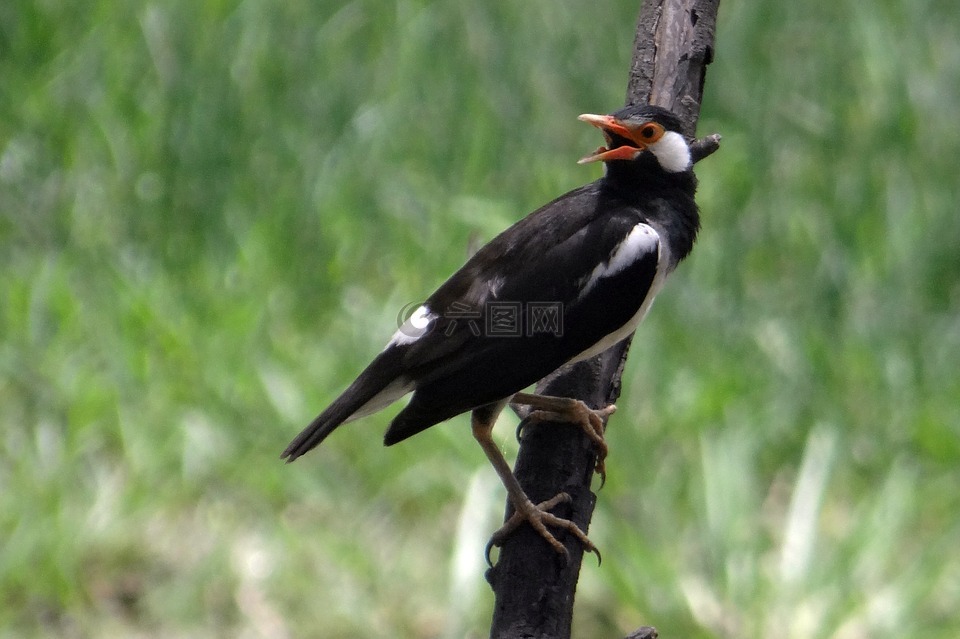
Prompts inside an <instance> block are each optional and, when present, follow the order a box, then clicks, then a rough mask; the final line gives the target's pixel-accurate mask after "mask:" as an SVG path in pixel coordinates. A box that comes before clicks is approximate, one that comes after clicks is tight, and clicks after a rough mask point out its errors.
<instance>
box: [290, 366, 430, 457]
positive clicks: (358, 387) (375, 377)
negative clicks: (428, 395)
mask: <svg viewBox="0 0 960 639" xmlns="http://www.w3.org/2000/svg"><path fill="white" fill-rule="evenodd" d="M394 355H395V354H394V353H391V352H390V349H388V350H387V351H384V352H383V353H381V354H380V356H378V357H377V358H376V359H374V360H373V362H372V363H371V364H370V365H369V366H368V367H367V368H366V370H364V371H363V372H362V373H360V376H359V377H357V379H356V380H354V382H353V383H352V384H350V386H349V388H347V390H345V391H344V392H343V393H342V394H341V395H340V397H338V398H337V399H336V400H334V402H333V403H332V404H330V406H328V407H327V409H326V410H324V411H323V412H322V413H320V414H319V415H318V416H317V417H316V418H315V419H314V420H313V421H312V422H310V424H309V425H308V426H307V427H306V428H304V429H303V430H302V431H301V432H300V434H299V435H297V436H296V437H295V438H294V439H293V441H292V442H290V445H289V446H287V448H286V449H285V450H284V451H283V454H281V455H280V457H281V459H286V460H287V461H288V462H292V461H293V460H295V459H296V458H297V457H300V456H301V455H303V454H304V453H306V452H308V451H310V450H311V449H313V448H315V447H316V446H318V445H319V444H320V442H322V441H323V440H324V439H326V438H327V435H329V434H330V433H332V432H333V431H334V430H336V428H337V427H338V426H340V424H343V423H346V422H349V421H352V420H354V419H357V418H359V417H363V416H365V415H369V414H370V413H375V412H376V411H378V410H380V409H382V408H386V407H387V406H389V405H390V404H392V403H393V402H395V401H396V400H398V399H400V398H401V397H403V396H404V395H406V394H407V393H409V392H410V391H411V390H413V387H412V384H409V382H407V380H406V379H405V378H404V377H403V376H402V375H401V372H400V365H399V361H398V360H399V358H397V357H394Z"/></svg>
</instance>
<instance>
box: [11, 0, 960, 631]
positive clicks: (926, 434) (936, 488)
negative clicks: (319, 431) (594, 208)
mask: <svg viewBox="0 0 960 639" xmlns="http://www.w3.org/2000/svg"><path fill="white" fill-rule="evenodd" d="M637 11H638V5H637V3H636V2H627V1H625V0H620V1H618V2H613V3H607V4H605V5H604V6H602V7H601V6H598V5H595V4H593V5H591V4H589V3H572V2H557V1H556V0H528V1H526V2H513V3H509V4H506V3H501V4H500V5H493V4H491V3H475V2H460V1H457V0H449V1H439V0H436V1H426V0H399V1H397V2H394V3H384V2H374V1H373V0H355V1H353V2H346V3H333V2H326V1H319V2H306V1H304V0H293V1H289V2H276V1H273V0H248V1H246V2H235V1H230V0H214V1H210V2H199V3H198V2H187V1H185V0H172V1H170V2H166V3H147V2H136V1H133V0H131V1H124V0H119V1H114V2H96V1H94V2H83V3H81V2H70V1H66V2H60V1H53V0H34V1H32V2H27V1H25V0H8V1H7V2H4V3H3V4H2V6H0V87H2V90H0V247H2V250H0V269H2V278H0V428H2V433H3V436H2V441H0V637H49V636H63V637H114V636H141V637H147V636H149V637H173V636H190V637H237V636H241V637H256V636H265V637H325V638H326V637H385V636H390V637H423V638H427V637H463V636H471V637H481V636H485V634H486V628H487V627H488V624H489V618H490V612H491V603H492V602H491V595H490V593H489V589H488V588H487V587H486V585H485V583H484V581H483V566H482V549H483V543H484V541H485V539H486V535H488V534H489V533H490V532H491V531H492V530H493V529H494V528H495V527H496V521H497V518H498V516H499V515H500V514H502V507H503V506H502V501H503V494H502V491H501V489H500V488H499V486H498V484H497V482H496V480H495V478H494V476H493V473H492V471H491V470H490V469H489V468H488V467H487V465H486V462H485V461H484V459H483V456H482V454H481V453H480V451H479V449H477V448H476V446H475V445H474V444H473V442H472V440H471V437H470V436H469V433H468V432H467V425H466V424H467V422H466V420H465V419H463V418H458V419H455V420H453V421H452V422H451V423H449V424H446V425H443V426H441V427H438V428H434V429H431V430H430V431H428V432H426V433H424V434H423V435H420V436H418V437H417V438H415V439H414V440H412V441H411V442H409V443H406V444H404V445H401V446H398V447H396V448H391V449H389V450H387V449H384V448H383V447H382V446H380V437H381V433H382V431H383V429H384V427H385V425H386V423H387V421H388V419H389V417H390V415H389V413H390V411H387V413H388V414H385V415H380V416H377V417H373V418H369V419H366V420H364V421H362V422H359V423H356V424H352V425H350V427H349V428H344V429H343V430H342V431H341V432H338V433H337V434H336V435H335V436H334V437H332V438H331V439H330V440H329V441H328V442H327V443H326V444H325V445H324V446H323V447H322V448H321V449H320V450H318V451H316V452H314V453H313V454H311V455H310V456H308V457H307V458H305V459H303V460H302V461H301V462H299V463H297V464H295V465H293V466H285V465H284V464H282V463H280V462H279V460H278V454H279V452H280V451H281V450H282V448H283V446H284V445H285V444H286V443H287V441H288V440H289V439H290V438H291V437H292V436H293V435H294V434H295V433H296V432H297V431H298V430H299V428H300V427H301V426H303V425H304V424H305V423H306V422H307V421H308V420H309V419H310V418H311V417H312V416H313V415H314V414H315V413H316V412H318V411H319V410H320V409H321V408H323V407H324V406H325V404H326V402H328V401H330V400H331V399H333V398H334V397H335V396H336V394H337V393H338V392H339V391H340V390H342V389H343V387H344V386H345V385H346V384H347V383H349V381H350V380H351V379H352V377H353V376H354V375H355V374H356V373H357V372H358V371H359V370H360V368H361V367H362V366H363V365H364V364H365V363H366V361H367V360H368V359H369V358H370V357H371V356H372V355H373V354H375V353H376V352H377V351H378V350H379V349H380V348H381V347H382V345H383V343H384V342H385V340H386V339H387V338H388V337H389V335H390V334H391V333H392V332H393V330H394V329H395V321H396V315H397V313H398V312H399V311H400V309H401V308H402V307H403V306H404V305H405V304H407V303H410V302H416V301H419V300H421V299H422V298H423V297H425V296H426V295H427V294H428V293H429V292H430V291H431V290H432V289H433V287H434V286H436V285H437V284H438V283H439V282H440V281H442V279H443V278H444V277H445V276H446V275H447V274H449V273H450V272H452V271H453V270H454V269H455V268H456V267H457V266H458V265H459V264H460V263H461V262H462V261H463V259H464V257H465V256H466V254H467V247H468V245H469V244H470V243H471V242H475V241H477V240H486V239H489V238H490V237H492V236H493V235H494V234H495V233H496V232H498V231H499V230H501V229H503V228H505V227H506V226H508V225H509V224H510V223H511V222H513V221H514V220H516V219H518V218H519V217H520V216H522V215H523V214H524V213H525V212H527V211H530V210H532V209H533V208H535V207H536V206H538V205H540V204H542V203H543V202H545V201H547V200H549V199H551V198H553V197H555V196H557V195H559V194H561V193H563V192H564V191H565V190H568V189H570V188H573V187H574V186H577V185H579V184H581V183H583V182H586V181H588V180H591V179H594V178H595V177H596V176H597V169H596V168H595V167H586V168H585V167H578V166H577V165H576V164H575V160H576V159H577V158H578V157H580V156H581V155H582V154H583V153H584V152H586V151H588V150H590V149H592V148H594V147H595V146H596V144H597V143H598V140H597V139H596V132H595V131H593V130H592V129H591V128H590V127H586V126H583V125H582V124H579V123H578V122H576V119H575V118H576V115H577V114H578V113H581V112H584V111H592V112H597V111H600V112H602V111H607V110H613V109H615V108H617V107H618V106H620V104H621V103H622V100H623V93H624V87H625V86H626V77H627V70H628V65H629V61H630V54H631V43H632V37H633V24H634V21H635V17H636V14H637ZM720 18H721V19H720V27H719V33H718V39H717V56H716V61H715V63H714V64H713V66H712V67H711V68H710V70H709V73H708V79H707V86H706V103H705V105H704V110H703V117H702V119H701V126H700V130H701V132H712V131H719V132H721V133H722V134H723V135H724V143H723V147H722V150H721V152H720V153H718V154H717V155H715V156H713V157H711V158H710V159H709V160H707V161H705V162H703V164H702V165H700V166H699V167H698V174H699V176H700V179H701V194H700V198H699V200H700V204H701V208H702V209H703V220H704V228H703V232H702V235H701V239H700V242H699V244H698V247H697V249H696V250H695V251H694V254H693V256H692V257H691V258H690V260H689V261H688V262H687V263H685V264H684V265H683V266H682V268H680V269H679V271H678V272H677V273H676V275H675V276H674V277H673V280H672V282H671V283H670V285H669V286H668V287H667V289H666V290H665V291H664V293H663V294H662V295H661V299H660V300H659V302H658V303H657V305H656V308H655V310H654V311H653V312H652V313H651V315H650V317H649V318H648V321H647V322H646V323H645V325H644V326H642V327H641V329H640V332H639V338H638V339H637V341H636V342H635V343H634V346H633V350H632V359H631V362H630V365H629V369H628V371H627V374H626V377H625V379H624V393H623V398H622V400H621V403H620V408H621V410H620V412H618V413H617V415H616V417H615V418H614V420H613V421H612V425H611V431H610V434H609V440H610V442H611V446H612V454H611V456H610V458H609V460H608V471H609V481H608V483H607V486H606V487H605V488H604V489H603V491H601V492H600V498H599V507H598V511H597V514H596V516H595V518H594V523H593V526H592V529H591V531H590V532H591V536H592V537H593V539H594V540H595V541H596V542H597V543H598V545H600V547H601V548H602V549H603V554H604V558H605V561H604V563H603V565H602V566H601V567H599V568H598V567H596V566H592V565H588V566H586V567H585V569H584V571H583V577H582V579H581V584H580V589H579V597H578V604H577V606H578V607H577V613H576V619H575V628H576V631H575V636H582V637H618V636H623V635H624V634H626V632H627V631H628V630H630V629H632V628H634V627H636V626H639V625H642V624H654V625H656V626H657V627H658V628H659V629H660V632H661V636H665V637H704V638H706V637H720V636H730V637H733V636H736V637H796V638H805V639H806V638H811V637H830V638H836V639H857V638H860V637H879V636H891V635H893V636H897V637H924V639H948V638H949V639H952V638H953V637H956V636H958V634H960V619H958V617H957V615H956V610H957V609H958V607H960V544H958V541H957V540H958V539H960V516H958V513H960V490H958V486H960V470H958V468H960V312H958V310H960V281H958V280H960V251H958V245H960V216H958V215H957V206H958V202H960V187H958V179H957V171H958V168H957V167H958V166H960V127H958V126H957V123H956V105H957V104H958V103H960V40H958V38H957V36H956V34H957V33H958V31H960V11H958V10H957V8H956V5H955V3H952V2H946V1H938V0H914V1H910V2H895V1H893V0H879V1H878V2H872V3H864V2H860V1H858V0H837V1H836V2H832V3H812V4H810V3H784V2H774V1H772V0H765V1H762V2H757V3H748V2H742V1H740V0H724V2H723V3H722V6H721V15H720ZM503 421H504V422H505V423H504V424H502V425H501V427H502V429H503V430H502V431H498V432H499V433H500V435H499V437H500V439H501V441H502V443H503V446H504V447H505V448H507V449H508V451H513V450H515V444H514V443H513V441H512V427H513V424H511V423H508V422H509V421H510V420H509V419H507V418H505V419H504V420H503Z"/></svg>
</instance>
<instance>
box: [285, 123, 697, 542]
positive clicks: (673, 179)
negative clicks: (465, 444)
mask: <svg viewBox="0 0 960 639" xmlns="http://www.w3.org/2000/svg"><path fill="white" fill-rule="evenodd" d="M579 119H580V120H582V121H584V122H587V123H589V124H591V125H593V126H595V127H597V128H599V129H600V130H601V131H602V132H603V135H604V137H605V139H606V145H605V146H601V147H600V148H598V149H597V150H596V151H595V152H594V153H592V154H590V155H588V156H586V157H584V158H582V159H581V160H580V163H588V162H596V161H602V162H604V163H605V170H604V175H603V177H601V178H600V179H598V180H596V181H595V182H591V183H590V184H587V185H585V186H582V187H580V188H578V189H575V190H573V191H570V192H569V193H567V194H566V195H563V196H561V197H559V198H557V199H556V200H554V201H552V202H550V203H549V204H547V205H545V206H543V207H541V208H540V209H538V210H536V211H534V212H533V213H531V214H530V215H528V216H527V217H525V218H523V219H522V220H520V221H519V222H517V223H516V224H514V225H513V226H511V227H510V228H508V229H507V230H506V231H504V232H503V233H501V234H500V235H498V236H497V237H496V238H494V239H493V240H492V241H491V242H490V243H489V244H487V245H486V246H484V247H483V248H481V249H480V250H479V251H478V252H477V253H476V254H475V255H474V256H473V257H472V258H470V259H469V260H468V261H467V263H466V264H465V265H464V266H463V267H462V268H461V269H460V270H458V271H457V272H456V273H454V274H453V276H452V277H450V279H448V280H447V281H446V282H444V283H443V284H442V285H441V286H440V288H438V289H437V290H436V292H434V293H433V294H432V295H431V296H430V297H429V298H427V300H426V302H424V303H423V304H422V305H421V306H419V308H417V309H416V311H414V312H413V314H412V315H410V317H409V318H408V319H407V320H406V321H405V322H404V323H403V325H402V326H401V327H400V329H399V330H398V331H397V332H396V334H395V335H394V336H393V338H392V339H391V340H390V341H389V343H388V344H387V346H386V348H384V349H383V351H382V352H381V353H380V354H379V355H377V357H376V358H374V360H373V362H371V363H370V365H369V366H367V368H366V369H365V370H364V371H363V372H362V373H360V376H359V377H357V379H356V380H355V381H354V382H353V383H352V384H351V385H350V386H349V388H347V389H346V390H345V391H344V392H343V394H341V395H340V396H339V397H338V398H337V399H336V400H335V401H334V402H333V403H332V404H331V405H330V406H329V407H328V408H327V409H326V410H324V411H323V412H322V413H321V414H320V415H319V416H318V417H317V418H316V419H314V420H313V422H311V423H310V425H309V426H307V427H306V428H305V429H304V430H303V432H301V433H300V434H299V435H298V436H297V437H296V438H295V439H294V440H293V441H292V442H291V443H290V445H289V446H288V447H287V449H286V450H285V451H284V452H283V455H282V456H283V457H284V458H286V459H287V460H288V461H293V460H294V459H297V458H298V457H300V456H301V455H303V454H304V453H306V452H307V451H309V450H310V449H312V448H314V447H315V446H317V445H318V444H320V442H322V441H323V440H324V439H325V438H326V437H327V436H328V435H329V434H330V433H332V432H333V431H334V430H335V429H336V428H337V427H338V426H340V425H341V424H344V423H346V422H349V421H353V420H355V419H359V418H360V417H364V416H366V415H370V414H371V413H374V412H376V411H379V410H381V409H383V408H385V407H386V406H388V405H390V404H392V403H393V402H395V401H397V400H399V399H400V398H402V397H404V396H405V395H407V394H409V393H413V396H412V397H411V398H410V401H409V403H408V404H407V405H406V407H405V408H404V409H403V410H402V411H400V413H399V414H398V415H397V416H396V418H394V420H393V422H392V423H391V424H390V427H389V429H388V430H387V432H386V435H385V437H384V443H385V444H386V445H387V446H390V445H393V444H396V443H398V442H401V441H403V440H405V439H407V438H408V437H410V436H411V435H415V434H417V433H419V432H420V431H422V430H424V429H426V428H429V427H430V426H433V425H434V424H438V423H440V422H442V421H444V420H447V419H450V418H451V417H453V416H455V415H459V414H461V413H465V412H467V411H472V425H473V435H474V437H475V438H476V439H477V441H478V442H479V443H480V445H481V446H482V447H483V450H484V452H485V453H486V455H487V457H488V458H489V459H490V461H491V463H492V464H493V466H494V468H495V469H496V471H497V474H498V475H499V476H500V478H501V480H502V481H503V483H504V485H505V487H506V489H507V492H508V495H509V498H510V500H511V503H512V504H513V506H514V508H515V511H516V514H515V515H514V518H513V519H512V520H511V522H508V524H506V525H505V526H504V528H502V529H501V530H500V531H498V533H495V535H494V542H497V541H498V540H502V537H503V534H504V533H505V532H507V531H508V530H510V529H512V528H513V527H515V526H516V525H517V524H518V523H519V522H521V521H528V522H529V523H530V524H531V525H533V526H534V528H536V529H537V531H538V532H539V533H540V534H541V535H542V536H543V537H544V538H545V539H546V540H547V541H548V542H549V543H550V544H551V545H552V546H553V547H554V548H555V549H556V550H557V551H558V552H561V553H566V550H565V549H564V547H563V545H562V544H561V543H560V542H559V541H557V540H556V538H554V536H553V535H552V534H551V532H550V531H549V530H548V529H547V527H546V526H547V525H550V526H556V527H561V528H564V529H566V530H568V531H570V532H571V533H573V534H575V535H576V536H577V537H579V538H580V539H581V541H582V542H583V543H584V544H585V545H586V547H587V548H588V549H590V550H595V548H594V547H593V545H592V544H591V543H590V541H589V540H588V539H587V537H586V535H585V534H584V533H583V532H582V531H580V529H579V528H578V527H577V526H576V525H575V524H573V523H572V522H570V521H569V520H566V519H561V518H559V517H556V516H555V515H552V514H550V513H549V512H548V510H549V509H550V508H552V507H553V506H554V505H556V504H557V503H559V502H560V501H563V500H565V499H567V497H566V495H564V494H563V493H561V494H560V495H558V496H557V497H555V498H554V499H552V500H549V501H547V502H543V503H542V504H534V503H533V502H531V501H530V499H529V498H528V497H527V496H526V494H524V492H523V490H522V489H521V488H520V485H519V484H518V483H517V480H516V478H515V477H514V476H513V474H512V472H511V471H510V467H509V465H508V464H507V462H506V460H505V459H504V457H503V455H502V453H501V452H500V450H499V449H498V447H497V446H496V444H495V443H494V442H493V439H492V437H491V431H492V429H493V425H494V422H495V421H496V419H497V416H498V415H499V413H500V412H501V411H502V410H503V408H504V407H505V406H506V405H507V404H508V403H509V402H516V403H521V404H528V405H530V406H531V407H532V408H534V409H537V410H541V411H548V412H549V413H552V414H553V416H554V418H556V417H560V418H563V419H566V420H568V421H575V422H578V423H580V424H581V425H582V426H583V427H584V429H585V430H586V431H587V432H588V434H590V435H591V437H592V438H593V439H594V440H595V441H596V442H597V444H598V447H599V455H600V463H602V456H603V455H604V454H605V450H606V448H605V445H604V444H603V439H602V433H603V425H602V421H601V420H602V418H604V417H605V416H606V415H608V414H609V413H610V412H612V410H613V408H612V407H607V408H606V409H601V410H592V409H589V408H587V407H586V406H585V405H583V404H582V403H580V402H578V401H576V400H570V399H564V398H552V397H543V396H538V395H532V394H527V393H523V392H521V391H523V390H524V389H525V388H527V387H528V386H530V385H532V384H534V383H535V382H537V381H538V380H540V379H541V378H543V377H545V376H546V375H548V374H549V373H551V372H552V371H554V370H556V369H557V368H559V367H560V366H562V365H564V364H566V363H568V362H574V361H579V360H583V359H586V358H589V357H591V356H593V355H596V354H598V353H600V352H602V351H603V350H605V349H607V348H608V347H610V346H612V345H613V344H615V343H617V342H618V341H620V340H622V339H624V338H625V337H627V336H628V335H630V334H631V333H632V332H633V331H634V330H635V329H636V328H637V325H638V324H639V323H640V321H641V320H642V319H643V317H644V315H646V313H647V311H648V310H649V308H650V304H651V303H652V302H653V299H654V297H655V296H656V294H657V292H659V291H660V288H661V287H662V286H663V283H664V280H665V279H666V278H667V276H668V275H669V274H670V273H671V272H672V271H673V270H674V268H675V267H676V266H677V264H678V263H679V262H680V261H681V260H682V259H684V258H685V257H686V256H687V255H688V254H689V253H690V251H691V249H692V248H693V243H694V240H695V239H696V236H697V231H698V229H699V226H700V217H699V212H698V209H697V205H696V203H695V201H694V192H695V190H696V178H695V177H694V174H693V163H692V160H691V153H690V147H689V145H688V143H687V140H686V139H685V138H684V136H683V135H682V134H681V133H680V121H679V120H678V119H677V118H676V116H674V115H673V114H672V113H670V112H669V111H667V110H665V109H662V108H659V107H653V106H630V107H626V108H624V109H621V110H619V111H616V112H615V113H613V114H611V115H592V114H585V115H581V116H580V117H579Z"/></svg>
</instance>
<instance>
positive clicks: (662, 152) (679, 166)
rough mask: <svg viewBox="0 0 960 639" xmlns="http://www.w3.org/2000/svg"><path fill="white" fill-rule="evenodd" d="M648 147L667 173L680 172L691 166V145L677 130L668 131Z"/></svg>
mask: <svg viewBox="0 0 960 639" xmlns="http://www.w3.org/2000/svg"><path fill="white" fill-rule="evenodd" d="M647 148H648V149H649V150H650V152H651V153H653V154H654V155H655V156H656V157H657V161H658V162H659V163H660V166H661V167H662V168H663V170H664V171H666V172H667V173H680V172H681V171H686V170H687V169H688V168H690V147H689V146H687V141H686V140H684V139H683V136H682V135H680V134H679V133H677V132H676V131H667V132H666V133H664V134H663V136H662V137H661V138H660V139H659V140H657V141H656V142H655V143H654V144H651V145H650V146H649V147H647Z"/></svg>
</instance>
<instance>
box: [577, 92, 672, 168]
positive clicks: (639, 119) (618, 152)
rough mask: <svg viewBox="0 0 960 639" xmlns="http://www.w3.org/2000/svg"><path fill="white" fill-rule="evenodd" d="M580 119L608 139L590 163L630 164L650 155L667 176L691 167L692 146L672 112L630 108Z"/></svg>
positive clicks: (643, 107)
mask: <svg viewBox="0 0 960 639" xmlns="http://www.w3.org/2000/svg"><path fill="white" fill-rule="evenodd" d="M578 119H579V120H581V121H583V122H586V123H588V124H592V125H593V126H595V127H597V128H598V129H600V130H601V131H602V132H603V137H604V138H606V140H607V145H606V146H601V147H600V148H598V149H597V150H596V151H594V152H593V153H591V154H590V155H588V156H586V157H584V158H581V159H580V162H579V163H580V164H586V163H587V162H597V161H603V162H618V161H619V162H623V161H626V162H630V161H633V160H636V159H637V158H640V157H641V156H643V155H644V154H646V153H651V154H653V156H654V157H655V158H656V159H657V162H658V163H659V164H660V167H661V168H662V169H663V170H664V171H666V172H667V173H680V172H682V171H686V170H687V169H689V168H690V165H691V159H690V147H689V145H688V144H687V141H686V139H685V138H684V137H683V134H681V133H680V120H679V119H678V118H677V116H675V115H674V114H673V113H671V112H670V111H667V110H666V109H663V108H661V107H656V106H649V105H642V106H641V105H635V106H628V107H625V108H623V109H620V110H619V111H616V112H614V113H611V114H610V115H593V114H592V113H584V114H583V115H581V116H579V118H578Z"/></svg>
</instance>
